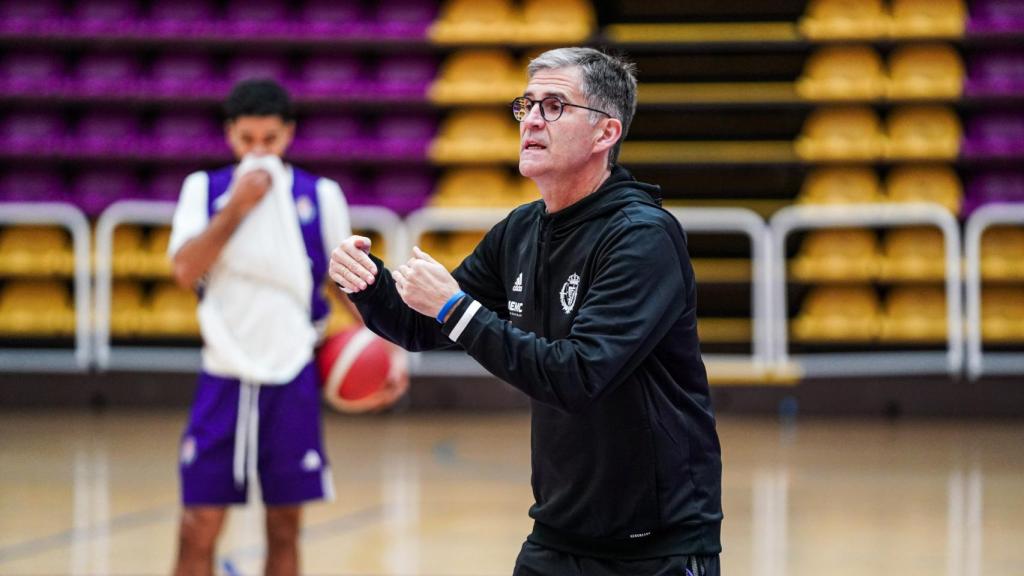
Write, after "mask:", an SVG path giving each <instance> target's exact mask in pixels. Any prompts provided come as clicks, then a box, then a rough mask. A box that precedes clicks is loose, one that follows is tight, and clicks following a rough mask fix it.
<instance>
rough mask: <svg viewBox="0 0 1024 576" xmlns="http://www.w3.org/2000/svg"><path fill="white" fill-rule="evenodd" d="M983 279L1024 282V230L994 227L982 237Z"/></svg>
mask: <svg viewBox="0 0 1024 576" xmlns="http://www.w3.org/2000/svg"><path fill="white" fill-rule="evenodd" d="M981 277H982V278H984V279H985V280H1002V281H1021V280H1024V228H1021V227H1009V226H994V227H992V228H989V229H987V230H985V232H984V233H983V234H982V235H981Z"/></svg>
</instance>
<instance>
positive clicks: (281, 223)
mask: <svg viewBox="0 0 1024 576" xmlns="http://www.w3.org/2000/svg"><path fill="white" fill-rule="evenodd" d="M258 169H262V170H266V171H267V172H268V173H269V174H270V177H271V181H272V184H271V188H270V190H269V191H268V192H267V194H266V195H265V196H264V197H263V199H262V200H261V201H260V202H259V204H257V205H256V207H255V208H253V209H252V211H251V212H249V214H248V215H247V216H246V217H245V219H244V220H242V222H241V224H239V225H238V228H237V229H236V230H235V232H234V234H232V236H231V239H230V240H228V243H227V244H226V245H225V246H224V250H223V251H222V252H221V254H220V257H219V258H218V259H217V262H216V264H214V266H213V267H212V268H211V269H210V275H209V278H208V281H207V285H206V289H205V292H204V294H203V300H202V302H201V303H200V305H199V323H200V327H201V330H202V334H203V341H204V347H203V365H204V367H205V369H206V370H207V371H209V372H211V373H214V374H217V375H220V376H228V377H234V378H240V379H242V380H246V381H250V382H259V383H261V384H284V383H287V382H289V381H291V380H292V379H293V378H295V376H297V375H298V373H299V372H300V371H301V370H302V368H303V367H304V366H305V365H306V364H307V363H308V362H309V361H310V360H311V359H312V351H313V345H314V343H315V342H316V337H317V336H316V331H315V329H314V328H313V325H312V323H311V322H310V320H309V316H310V295H311V290H312V284H313V276H312V272H311V269H310V263H309V256H308V255H307V254H306V248H305V244H304V242H303V239H302V231H301V230H300V229H299V221H298V217H297V215H296V213H295V202H294V199H293V196H292V172H291V170H290V169H289V168H286V167H285V165H284V164H283V163H282V162H281V159H280V158H278V157H276V156H260V157H248V156H247V157H246V158H244V159H243V160H242V162H241V163H240V164H239V165H238V168H237V169H236V170H235V174H234V178H233V179H232V181H233V182H237V181H238V178H239V177H241V176H242V175H244V174H246V173H248V172H251V171H253V170H258ZM233 187H234V185H232V189H233ZM232 189H229V190H228V191H227V192H226V193H225V194H224V196H223V197H222V199H218V200H223V202H224V203H226V202H227V199H228V198H229V197H230V194H231V193H232V191H233V190H232ZM220 206H223V203H221V202H218V208H219V207H220Z"/></svg>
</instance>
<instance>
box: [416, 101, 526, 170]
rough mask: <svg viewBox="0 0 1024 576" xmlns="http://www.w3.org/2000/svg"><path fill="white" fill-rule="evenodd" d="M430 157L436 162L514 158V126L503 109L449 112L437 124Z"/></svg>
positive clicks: (516, 134) (516, 145) (516, 141)
mask: <svg viewBox="0 0 1024 576" xmlns="http://www.w3.org/2000/svg"><path fill="white" fill-rule="evenodd" d="M430 157H431V158H432V159H434V160H435V161H437V162H439V163H449V162H500V161H514V160H517V159H518V158H519V131H518V127H517V126H516V124H515V121H514V120H513V119H512V115H511V114H509V113H508V112H507V111H504V110H502V111H478V110H468V111H459V112H453V113H452V114H451V115H449V116H448V118H447V119H446V120H445V121H444V123H443V124H441V129H440V131H439V133H438V137H437V138H436V139H435V140H434V142H433V144H432V145H431V149H430Z"/></svg>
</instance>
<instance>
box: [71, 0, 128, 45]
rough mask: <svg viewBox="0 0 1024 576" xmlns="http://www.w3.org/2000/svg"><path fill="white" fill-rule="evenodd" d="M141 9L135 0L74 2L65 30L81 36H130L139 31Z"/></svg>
mask: <svg viewBox="0 0 1024 576" xmlns="http://www.w3.org/2000/svg"><path fill="white" fill-rule="evenodd" d="M141 19H142V18H141V9H140V6H139V2H138V1H137V0H89V1H88V2H75V3H74V9H73V12H72V15H71V19H70V21H68V22H66V23H65V25H66V26H68V28H66V30H67V31H68V32H71V33H75V34H77V35H82V36H102V35H113V36H122V35H132V34H135V33H137V32H139V31H140V26H139V22H140V21H141Z"/></svg>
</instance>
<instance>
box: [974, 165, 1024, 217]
mask: <svg viewBox="0 0 1024 576" xmlns="http://www.w3.org/2000/svg"><path fill="white" fill-rule="evenodd" d="M995 202H1013V203H1024V172H1021V171H1014V170H991V171H986V172H981V173H979V174H976V175H975V176H974V177H972V178H971V180H970V183H969V184H968V186H967V194H966V195H965V196H964V204H963V209H962V212H963V216H964V217H967V216H970V215H971V213H972V212H974V211H975V210H977V209H978V208H979V207H980V206H983V205H985V204H991V203H995Z"/></svg>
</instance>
